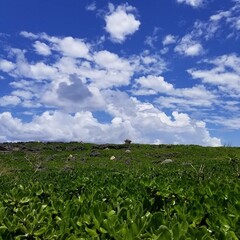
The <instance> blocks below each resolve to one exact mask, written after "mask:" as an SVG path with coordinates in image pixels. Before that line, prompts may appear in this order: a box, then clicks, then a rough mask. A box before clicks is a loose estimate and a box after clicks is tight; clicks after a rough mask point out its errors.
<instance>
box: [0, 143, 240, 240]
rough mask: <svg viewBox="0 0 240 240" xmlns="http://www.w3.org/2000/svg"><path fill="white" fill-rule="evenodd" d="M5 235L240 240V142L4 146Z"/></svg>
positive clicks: (0, 231)
mask: <svg viewBox="0 0 240 240" xmlns="http://www.w3.org/2000/svg"><path fill="white" fill-rule="evenodd" d="M112 156H114V157H115V159H114V160H111V157H112ZM0 239H3V240H11V239H56V240H61V239H62V240H65V239H69V240H70V239H71V240H74V239H106V240H107V239H117V240H131V239H149V240H150V239H160V240H165V239H166V240H167V239H177V240H178V239H182V240H186V239H216V240H221V239H227V240H228V239H229V240H230V239H240V148H233V147H218V148H214V147H200V146H194V145H188V146H183V145H139V144H131V145H125V144H122V145H121V144H120V145H113V144H106V145H94V144H87V143H77V142H72V143H36V142H29V143H11V144H1V147H0Z"/></svg>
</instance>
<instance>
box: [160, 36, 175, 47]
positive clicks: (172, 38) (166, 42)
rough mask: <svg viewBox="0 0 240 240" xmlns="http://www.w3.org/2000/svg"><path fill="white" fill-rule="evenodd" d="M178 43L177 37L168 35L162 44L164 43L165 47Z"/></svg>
mask: <svg viewBox="0 0 240 240" xmlns="http://www.w3.org/2000/svg"><path fill="white" fill-rule="evenodd" d="M176 41H177V37H176V36H174V35H171V34H169V35H167V36H165V37H164V39H163V42H162V43H163V45H164V46H165V45H169V44H173V43H175V42H176Z"/></svg>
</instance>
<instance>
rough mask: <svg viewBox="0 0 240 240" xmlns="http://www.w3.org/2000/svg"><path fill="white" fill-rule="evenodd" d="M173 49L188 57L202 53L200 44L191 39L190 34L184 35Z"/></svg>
mask: <svg viewBox="0 0 240 240" xmlns="http://www.w3.org/2000/svg"><path fill="white" fill-rule="evenodd" d="M174 50H175V52H178V53H179V54H182V55H185V56H190V57H194V56H198V55H201V54H202V53H203V47H202V45H201V44H200V43H199V42H197V41H195V40H193V39H192V36H191V35H190V34H189V35H186V36H184V37H183V38H182V39H181V41H180V43H179V44H178V45H177V46H176V47H175V49H174Z"/></svg>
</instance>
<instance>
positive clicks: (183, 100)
mask: <svg viewBox="0 0 240 240" xmlns="http://www.w3.org/2000/svg"><path fill="white" fill-rule="evenodd" d="M131 93H132V94H134V95H136V96H141V95H143V96H149V95H155V96H158V95H159V94H160V95H161V96H160V97H157V98H156V99H155V100H154V102H155V103H156V104H157V105H158V106H159V107H160V108H172V109H179V110H184V111H191V112H192V111H193V110H194V109H195V108H200V107H201V108H204V107H205V108H211V107H213V105H214V104H215V103H216V102H217V96H216V95H215V94H214V93H212V92H210V91H209V90H207V89H206V88H205V87H204V86H203V85H199V86H193V87H192V88H174V86H173V85H172V84H171V83H168V82H166V81H165V80H164V78H163V77H161V76H158V77H157V76H152V75H148V76H147V77H140V78H138V79H136V80H135V84H134V85H133V89H132V90H131Z"/></svg>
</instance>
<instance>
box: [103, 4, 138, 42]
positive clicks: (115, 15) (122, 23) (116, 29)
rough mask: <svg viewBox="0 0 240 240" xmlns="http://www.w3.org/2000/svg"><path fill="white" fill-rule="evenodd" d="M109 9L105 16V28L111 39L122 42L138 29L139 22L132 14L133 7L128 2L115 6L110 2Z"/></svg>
mask: <svg viewBox="0 0 240 240" xmlns="http://www.w3.org/2000/svg"><path fill="white" fill-rule="evenodd" d="M109 9H110V12H109V13H108V14H107V15H106V16H105V22H106V26H105V30H106V31H107V32H108V33H109V34H110V37H111V39H112V41H114V42H118V43H122V42H124V41H125V40H126V38H127V37H128V36H130V35H132V34H133V33H135V32H136V31H137V30H138V29H139V26H140V24H141V23H140V21H139V20H137V19H136V16H135V15H134V11H135V8H134V7H132V6H130V5H128V4H123V5H119V6H118V7H117V8H115V7H114V6H113V5H112V4H110V5H109Z"/></svg>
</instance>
